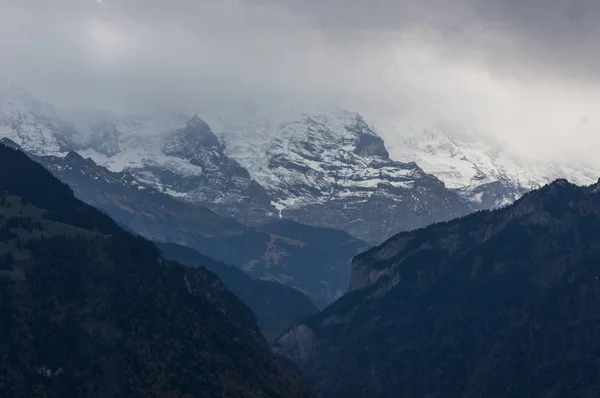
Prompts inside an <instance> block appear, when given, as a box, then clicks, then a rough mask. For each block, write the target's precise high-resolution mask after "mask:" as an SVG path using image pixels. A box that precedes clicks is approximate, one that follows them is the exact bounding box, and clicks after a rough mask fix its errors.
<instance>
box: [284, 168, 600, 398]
mask: <svg viewBox="0 0 600 398" xmlns="http://www.w3.org/2000/svg"><path fill="white" fill-rule="evenodd" d="M599 281H600V184H597V185H594V186H590V187H577V186H574V185H571V184H569V183H568V182H566V181H563V180H559V181H556V182H554V183H553V184H550V185H548V186H545V187H543V188H542V189H540V190H538V191H534V192H532V193H529V194H527V195H525V196H524V197H523V198H522V199H520V200H519V201H518V202H516V203H515V204H514V205H511V206H508V207H506V208H503V209H499V210H496V211H486V212H480V213H477V214H474V215H471V216H467V217H464V218H462V219H457V220H454V221H451V222H447V223H440V224H436V225H432V226H430V227H427V228H424V229H421V230H417V231H412V232H406V233H402V234H399V235H396V236H395V237H393V238H391V239H389V240H388V241H387V242H385V243H384V244H382V245H381V246H379V247H376V248H373V249H371V250H369V251H368V252H365V253H363V254H361V255H359V256H357V257H356V258H355V260H354V263H353V281H352V291H351V292H350V293H349V294H347V295H346V296H344V297H342V298H341V299H340V300H338V301H337V302H335V303H334V304H332V305H331V306H330V307H328V308H327V309H326V310H324V311H323V312H321V313H320V314H318V315H316V316H314V317H311V318H310V319H308V320H307V321H305V322H304V324H303V325H301V326H298V327H296V328H294V329H292V330H291V331H290V332H289V333H286V334H285V335H284V336H283V337H282V338H281V339H279V341H278V344H277V346H276V349H277V351H279V352H283V353H286V354H287V355H289V356H290V357H292V358H294V359H295V360H296V361H298V362H299V363H300V364H301V365H302V366H303V368H304V369H305V370H306V372H307V373H308V374H309V375H310V378H311V379H312V381H313V382H314V384H315V386H317V388H318V389H320V390H321V391H322V392H323V393H324V396H327V397H345V396H353V397H391V396H393V397H425V396H427V397H434V398H437V397H439V398H452V397H461V398H462V397H469V398H471V397H481V398H484V397H503V398H512V397H586V398H588V397H590V398H591V397H596V396H598V394H599V393H600V376H599V375H600V365H599V364H598V361H597V358H598V355H599V354H600V282H599Z"/></svg>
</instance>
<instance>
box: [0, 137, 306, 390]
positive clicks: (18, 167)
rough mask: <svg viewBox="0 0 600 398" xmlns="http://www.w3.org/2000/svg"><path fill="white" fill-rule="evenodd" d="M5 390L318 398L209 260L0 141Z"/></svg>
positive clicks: (0, 386)
mask: <svg viewBox="0 0 600 398" xmlns="http://www.w3.org/2000/svg"><path fill="white" fill-rule="evenodd" d="M0 317H2V320H1V321H0V396H2V397H108V396H110V397H211V398H212V397H308V396H312V394H311V393H310V391H309V390H308V389H307V388H306V387H305V385H304V383H303V381H302V379H301V377H300V376H299V375H298V374H297V373H296V372H295V370H294V369H293V367H292V366H290V365H289V364H288V363H287V360H284V359H282V358H279V357H277V356H275V355H273V354H271V353H270V352H269V351H268V346H267V342H266V341H265V340H264V338H263V337H262V335H261V333H260V331H259V329H258V327H257V325H256V320H255V317H254V315H253V314H252V312H251V311H250V310H249V309H248V308H247V307H246V306H245V305H244V304H243V303H242V301H241V300H239V299H238V298H237V297H235V296H234V295H233V294H231V293H230V292H229V291H228V290H226V289H225V287H224V286H223V284H222V283H221V282H220V280H219V279H218V278H217V277H216V276H215V275H214V274H213V273H212V272H210V271H207V270H206V269H205V268H187V267H184V266H182V265H180V264H178V263H175V262H169V261H167V260H166V259H165V258H164V257H163V255H162V253H161V252H160V251H159V250H158V248H157V247H156V246H155V245H154V244H153V243H151V242H149V241H147V240H145V239H143V238H140V237H136V236H133V235H131V234H129V233H127V232H125V231H124V230H122V229H121V228H120V227H119V226H118V225H117V224H116V223H115V222H113V221H112V220H111V219H110V218H109V217H107V216H105V215H104V214H103V213H101V212H100V211H98V210H96V209H94V208H92V207H90V206H88V205H86V204H84V203H83V202H80V201H79V200H77V199H75V197H74V196H73V193H72V192H71V190H70V189H69V187H68V186H66V185H64V184H62V183H61V182H59V181H58V180H57V179H55V178H54V177H53V176H52V175H51V174H50V173H49V172H48V171H46V170H45V169H44V168H43V167H41V166H40V165H38V164H36V163H34V162H33V161H31V160H30V159H29V158H28V157H27V156H26V155H25V154H24V153H22V152H19V151H15V150H13V149H9V148H7V147H5V146H2V145H0Z"/></svg>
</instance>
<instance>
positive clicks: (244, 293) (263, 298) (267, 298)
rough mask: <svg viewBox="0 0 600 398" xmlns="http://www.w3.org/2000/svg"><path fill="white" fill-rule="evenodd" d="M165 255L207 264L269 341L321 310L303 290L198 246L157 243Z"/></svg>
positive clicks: (193, 263) (205, 265)
mask: <svg viewBox="0 0 600 398" xmlns="http://www.w3.org/2000/svg"><path fill="white" fill-rule="evenodd" d="M158 247H159V248H160V249H161V251H162V252H163V253H164V255H165V256H166V257H167V258H168V259H170V260H174V261H178V262H179V263H181V264H184V265H187V266H190V267H206V268H207V269H209V270H210V271H212V272H214V273H215V274H216V275H217V276H218V277H219V279H221V281H222V282H223V284H224V285H225V287H226V288H227V289H229V290H230V291H231V292H232V293H234V294H235V295H236V296H238V297H239V298H240V299H242V301H243V302H244V303H246V305H247V306H248V307H250V309H252V311H253V312H254V314H255V315H256V319H257V321H258V326H259V327H260V329H261V330H262V332H263V334H264V335H265V337H266V338H267V340H268V341H269V342H273V340H274V339H275V338H276V337H278V336H279V335H281V333H283V332H284V331H285V330H286V329H288V328H289V327H290V326H293V325H294V324H296V323H298V322H300V321H301V320H303V319H304V318H308V316H310V315H314V314H315V313H317V312H318V309H317V307H315V305H314V304H313V303H312V302H311V301H310V300H309V298H308V297H307V296H306V295H304V294H303V293H302V292H300V291H298V290H296V289H293V288H291V287H288V286H285V285H282V284H280V283H276V282H271V281H263V280H257V279H252V278H251V277H250V276H249V275H248V274H246V273H245V272H244V271H242V270H240V269H239V268H237V267H234V266H232V265H226V264H223V263H220V262H218V261H215V260H213V259H212V258H210V257H207V256H205V255H203V254H200V253H198V252H197V251H196V250H194V249H191V248H189V247H186V246H181V245H178V244H175V243H158Z"/></svg>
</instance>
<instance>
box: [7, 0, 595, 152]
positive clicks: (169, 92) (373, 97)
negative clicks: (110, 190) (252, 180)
mask: <svg viewBox="0 0 600 398" xmlns="http://www.w3.org/2000/svg"><path fill="white" fill-rule="evenodd" d="M0 54H2V55H1V57H0V61H1V62H0V79H3V80H5V82H4V83H6V82H8V81H13V82H16V83H18V84H20V85H22V86H24V87H26V88H28V89H30V90H31V91H33V92H34V93H36V94H38V95H40V96H42V97H43V98H45V99H48V100H50V101H51V102H54V103H56V104H59V105H61V106H74V105H81V104H85V105H89V106H98V107H107V108H112V109H114V110H134V109H135V110H139V109H151V108H153V107H155V106H179V105H181V106H188V107H189V106H190V105H192V104H196V103H198V102H202V101H204V102H206V101H214V102H224V103H227V102H228V101H233V100H237V101H242V102H246V101H247V102H253V103H258V104H268V103H273V102H276V103H281V102H285V101H290V103H291V102H294V101H298V100H302V101H309V102H310V101H330V102H334V103H336V104H339V105H340V106H342V107H346V108H350V109H351V110H356V111H359V112H361V113H365V114H366V115H368V117H369V118H372V119H373V120H376V121H384V122H385V123H388V124H394V125H398V126H402V125H407V124H409V123H410V124H416V125H419V123H422V124H427V123H428V122H430V121H434V120H436V119H437V118H450V119H453V120H457V121H460V122H462V123H465V124H467V125H470V126H473V127H476V128H477V129H479V130H482V131H486V132H491V133H493V134H495V135H497V136H500V137H504V138H506V139H507V140H508V141H509V142H511V143H512V144H513V145H515V146H517V147H521V148H530V147H533V146H537V147H539V148H543V149H548V150H553V149H557V148H560V149H565V150H570V151H573V152H575V153H582V154H584V155H585V156H589V157H590V159H595V158H596V156H592V154H594V155H595V153H596V152H597V151H598V150H600V114H599V112H598V110H599V108H600V1H598V0H420V1H415V0H195V1H193V0H0Z"/></svg>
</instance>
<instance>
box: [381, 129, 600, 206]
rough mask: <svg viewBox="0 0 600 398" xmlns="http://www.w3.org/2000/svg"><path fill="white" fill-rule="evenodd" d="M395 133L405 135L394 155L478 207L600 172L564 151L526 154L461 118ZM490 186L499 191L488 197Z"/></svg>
mask: <svg viewBox="0 0 600 398" xmlns="http://www.w3.org/2000/svg"><path fill="white" fill-rule="evenodd" d="M386 129H387V130H388V131H386V133H387V134H388V135H389V134H390V131H389V130H390V127H389V126H380V128H379V130H383V131H385V130H386ZM394 133H396V134H394V135H395V136H398V137H400V139H399V144H398V145H397V146H395V147H394V149H393V150H392V156H393V157H394V158H400V159H406V160H410V161H414V162H416V163H418V164H419V165H420V166H421V167H423V169H424V170H427V172H430V173H432V174H434V175H435V176H436V177H438V178H439V179H441V180H442V181H444V183H445V184H446V186H447V187H448V188H451V189H454V190H456V191H457V192H459V193H460V194H461V196H463V197H464V198H465V199H466V200H468V201H470V202H472V203H473V205H474V206H475V207H476V208H489V207H498V206H503V205H506V204H509V203H512V202H513V201H514V200H516V199H518V198H519V197H520V196H521V195H522V194H524V193H525V192H527V191H529V190H532V189H536V188H539V187H541V186H542V185H544V184H547V183H548V182H551V181H553V180H555V179H558V178H567V179H568V180H569V181H571V182H573V183H575V184H578V185H589V184H591V183H593V182H595V181H596V180H597V176H598V175H600V174H599V172H600V170H594V169H593V168H591V167H589V166H586V165H583V164H574V163H573V162H572V161H570V162H569V161H567V160H566V159H561V158H560V156H554V157H553V158H552V160H551V161H550V160H548V159H535V158H530V159H525V158H523V157H522V156H518V155H516V154H515V153H513V152H511V150H510V149H509V148H508V147H507V146H506V145H504V144H503V143H501V142H499V141H498V140H496V139H494V138H493V137H491V136H486V135H485V134H483V133H481V132H477V131H475V132H474V131H470V130H469V129H467V128H465V127H464V126H460V125H457V124H449V123H436V124H433V125H431V126H430V127H427V128H424V129H422V130H417V131H415V130H413V129H412V128H411V127H410V126H409V127H408V128H407V130H406V131H394ZM492 187H493V188H492ZM486 190H487V191H490V190H496V192H495V195H494V196H493V197H488V198H487V200H484V196H486V194H487V193H489V192H485V191H486Z"/></svg>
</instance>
